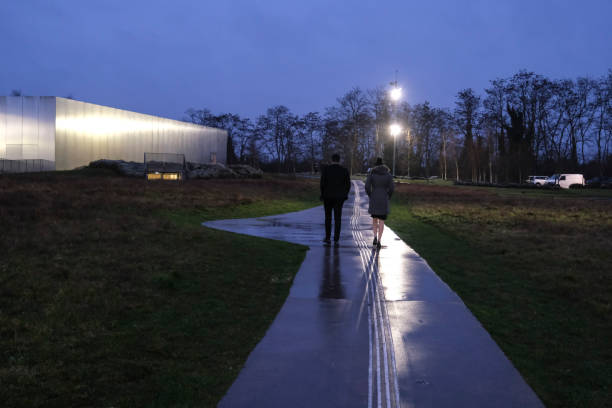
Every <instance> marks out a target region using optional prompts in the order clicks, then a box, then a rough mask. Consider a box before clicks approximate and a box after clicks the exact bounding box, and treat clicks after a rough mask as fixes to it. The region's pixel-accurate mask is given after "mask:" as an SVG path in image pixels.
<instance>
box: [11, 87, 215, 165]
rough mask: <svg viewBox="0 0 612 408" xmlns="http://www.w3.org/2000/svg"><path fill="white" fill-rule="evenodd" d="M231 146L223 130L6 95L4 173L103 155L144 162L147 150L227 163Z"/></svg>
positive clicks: (85, 161)
mask: <svg viewBox="0 0 612 408" xmlns="http://www.w3.org/2000/svg"><path fill="white" fill-rule="evenodd" d="M226 146H227V132H226V131H225V130H221V129H216V128H210V127H206V126H200V125H195V124H191V123H187V122H181V121H177V120H172V119H166V118H161V117H157V116H151V115H145V114H142V113H136V112H130V111H126V110H122V109H115V108H111V107H108V106H101V105H95V104H92V103H86V102H80V101H75V100H72V99H66V98H59V97H55V96H0V172H1V171H3V170H2V169H3V167H2V166H3V165H4V171H7V170H6V169H7V168H9V170H8V171H10V168H11V166H13V169H18V168H23V165H24V164H25V166H26V167H27V166H28V164H29V166H30V167H29V169H26V170H24V169H22V170H21V171H33V170H34V171H36V170H71V169H74V168H76V167H80V166H85V165H87V164H89V162H91V161H94V160H98V159H111V160H125V161H135V162H143V160H144V159H143V157H144V153H179V154H184V155H185V160H186V161H190V162H196V163H210V162H217V163H225V162H226ZM3 162H4V163H3ZM38 167H40V168H38Z"/></svg>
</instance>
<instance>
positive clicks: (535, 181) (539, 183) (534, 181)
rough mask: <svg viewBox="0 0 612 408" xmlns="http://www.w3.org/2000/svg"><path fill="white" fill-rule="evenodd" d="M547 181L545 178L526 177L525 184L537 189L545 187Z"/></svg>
mask: <svg viewBox="0 0 612 408" xmlns="http://www.w3.org/2000/svg"><path fill="white" fill-rule="evenodd" d="M547 180H548V177H547V176H528V177H527V180H525V181H526V182H527V184H534V185H536V186H538V187H542V186H544V185H546V181H547Z"/></svg>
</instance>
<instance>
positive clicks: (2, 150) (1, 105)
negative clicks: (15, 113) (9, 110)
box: [0, 96, 6, 159]
mask: <svg viewBox="0 0 612 408" xmlns="http://www.w3.org/2000/svg"><path fill="white" fill-rule="evenodd" d="M5 156H6V97H4V96H1V97H0V159H2V158H5Z"/></svg>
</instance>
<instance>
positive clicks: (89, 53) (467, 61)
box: [0, 0, 612, 119]
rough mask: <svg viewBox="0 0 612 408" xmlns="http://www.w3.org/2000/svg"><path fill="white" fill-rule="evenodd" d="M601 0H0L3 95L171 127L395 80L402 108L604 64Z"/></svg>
mask: <svg viewBox="0 0 612 408" xmlns="http://www.w3.org/2000/svg"><path fill="white" fill-rule="evenodd" d="M611 17H612V1H610V0H582V1H580V2H579V1H566V0H495V1H494V0H491V1H484V0H483V1H479V0H463V1H462V0H420V1H412V0H398V1H384V0H378V1H333V0H302V1H291V0H267V1H264V0H244V1H242V0H236V1H233V0H215V1H207V0H173V1H169V0H168V1H154V0H146V1H140V0H138V1H134V0H120V1H115V0H0V94H4V95H8V94H9V93H10V92H11V90H13V89H20V90H21V91H22V92H23V93H24V94H26V95H54V96H67V95H70V94H71V95H73V96H74V97H75V99H78V100H83V101H87V102H93V103H99V104H102V105H108V106H114V107H118V108H122V109H129V110H133V111H137V112H143V113H149V114H154V115H160V116H165V117H170V118H175V119H180V118H182V117H183V116H184V115H183V114H184V111H185V110H186V109H187V108H190V107H194V108H209V109H210V110H211V111H213V112H214V113H221V112H232V113H238V114H240V115H242V116H248V117H252V118H255V117H256V116H257V115H259V114H262V113H264V112H265V110H266V109H267V108H269V107H271V106H274V105H279V104H283V105H286V106H287V107H289V108H290V109H291V110H292V111H294V112H295V113H300V114H303V113H307V112H309V111H322V110H323V109H324V108H325V107H326V106H331V105H333V104H334V103H335V101H336V98H337V97H339V96H342V94H344V93H345V92H347V91H348V90H350V89H351V88H352V87H354V86H359V87H361V88H364V89H368V88H373V87H376V86H384V85H387V84H388V83H389V81H392V80H393V79H394V75H395V71H396V70H397V71H398V81H399V82H400V83H401V85H402V86H403V88H404V89H405V98H406V100H407V101H408V102H410V103H420V102H423V101H424V100H429V101H430V102H431V103H432V104H434V105H436V106H440V107H452V106H453V103H454V97H455V95H456V93H457V91H459V90H460V89H464V88H468V87H471V88H474V89H475V90H476V91H477V92H478V93H481V92H482V91H483V89H484V88H485V87H486V86H487V85H488V82H489V80H491V79H495V78H499V77H508V76H510V75H512V74H514V73H516V72H517V71H518V70H520V69H526V70H530V71H535V72H537V73H539V74H543V75H546V76H549V77H551V78H575V77H577V76H593V77H598V76H601V75H603V74H605V73H606V72H607V70H608V69H610V68H612V19H611Z"/></svg>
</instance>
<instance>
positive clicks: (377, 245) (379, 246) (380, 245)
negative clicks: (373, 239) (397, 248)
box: [376, 241, 382, 249]
mask: <svg viewBox="0 0 612 408" xmlns="http://www.w3.org/2000/svg"><path fill="white" fill-rule="evenodd" d="M381 247H382V244H381V243H380V241H378V242H377V243H376V248H378V249H380V248H381Z"/></svg>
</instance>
